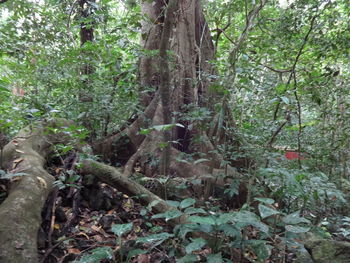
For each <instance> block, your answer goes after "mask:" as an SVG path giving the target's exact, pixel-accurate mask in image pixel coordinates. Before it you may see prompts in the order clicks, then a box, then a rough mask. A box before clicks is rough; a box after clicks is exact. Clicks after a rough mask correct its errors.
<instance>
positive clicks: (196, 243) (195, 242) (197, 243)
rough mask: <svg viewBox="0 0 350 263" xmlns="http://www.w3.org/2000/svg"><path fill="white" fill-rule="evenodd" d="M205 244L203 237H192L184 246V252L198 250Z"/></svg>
mask: <svg viewBox="0 0 350 263" xmlns="http://www.w3.org/2000/svg"><path fill="white" fill-rule="evenodd" d="M206 244H207V241H206V240H205V239H203V238H195V239H192V242H191V243H189V244H188V245H187V246H186V253H188V254H190V253H192V252H193V251H196V250H199V249H201V248H202V247H204V246H205V245H206Z"/></svg>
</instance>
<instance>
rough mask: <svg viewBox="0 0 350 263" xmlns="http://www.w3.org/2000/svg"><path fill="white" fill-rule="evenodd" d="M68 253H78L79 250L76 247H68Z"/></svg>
mask: <svg viewBox="0 0 350 263" xmlns="http://www.w3.org/2000/svg"><path fill="white" fill-rule="evenodd" d="M68 253H70V254H80V253H81V252H80V250H79V249H77V248H68Z"/></svg>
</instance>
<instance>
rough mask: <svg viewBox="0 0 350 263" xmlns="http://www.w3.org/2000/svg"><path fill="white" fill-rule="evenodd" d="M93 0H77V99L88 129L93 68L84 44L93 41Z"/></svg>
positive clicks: (91, 127) (84, 123) (90, 123)
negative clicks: (79, 58) (78, 41)
mask: <svg viewBox="0 0 350 263" xmlns="http://www.w3.org/2000/svg"><path fill="white" fill-rule="evenodd" d="M94 2H95V0H91V1H88V0H79V2H78V4H79V17H80V19H81V22H80V46H81V47H82V48H83V50H82V52H81V56H82V61H83V62H82V65H81V70H80V75H81V77H82V87H81V90H80V91H79V101H80V102H81V103H82V105H81V106H82V112H85V115H84V117H83V118H82V123H83V125H84V126H85V127H86V128H87V129H88V130H90V131H94V130H95V129H94V128H93V122H92V121H91V118H90V116H89V114H88V113H89V109H90V106H91V105H90V104H91V103H92V102H93V96H92V95H91V94H92V92H93V87H92V80H91V75H92V74H93V73H94V72H95V69H94V67H93V65H92V64H91V63H89V62H88V60H89V59H88V58H89V56H90V55H89V53H90V52H86V51H85V50H84V45H86V44H87V43H89V42H93V41H94V21H93V17H92V14H93V7H92V5H91V3H94ZM89 137H90V140H92V139H93V138H94V137H96V134H90V136H89Z"/></svg>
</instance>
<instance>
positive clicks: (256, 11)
mask: <svg viewBox="0 0 350 263" xmlns="http://www.w3.org/2000/svg"><path fill="white" fill-rule="evenodd" d="M266 2H267V0H262V1H261V2H260V4H257V5H255V7H254V9H253V10H252V11H250V12H249V14H248V17H247V22H246V26H245V28H244V30H243V31H242V33H241V35H240V37H239V39H238V41H237V44H236V46H235V47H234V48H233V50H232V51H231V53H230V56H229V61H230V62H231V63H234V61H235V59H236V55H237V52H238V50H239V49H240V48H241V46H242V45H243V43H244V41H245V39H246V38H247V36H248V34H249V32H250V31H251V30H252V28H253V24H254V20H255V18H256V17H257V15H258V14H259V12H260V10H261V9H262V8H263V7H264V6H265V4H266Z"/></svg>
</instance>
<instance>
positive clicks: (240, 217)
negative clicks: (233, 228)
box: [231, 211, 269, 234]
mask: <svg viewBox="0 0 350 263" xmlns="http://www.w3.org/2000/svg"><path fill="white" fill-rule="evenodd" d="M231 220H232V221H234V222H237V223H239V224H240V225H242V226H248V225H251V226H254V227H256V228H257V229H259V230H260V231H262V232H264V233H266V234H267V233H268V232H269V227H268V226H267V225H266V224H264V223H262V222H261V221H260V218H259V217H258V216H257V215H256V214H254V213H252V212H250V211H240V212H237V213H235V214H234V216H233V217H232V219H231Z"/></svg>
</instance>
